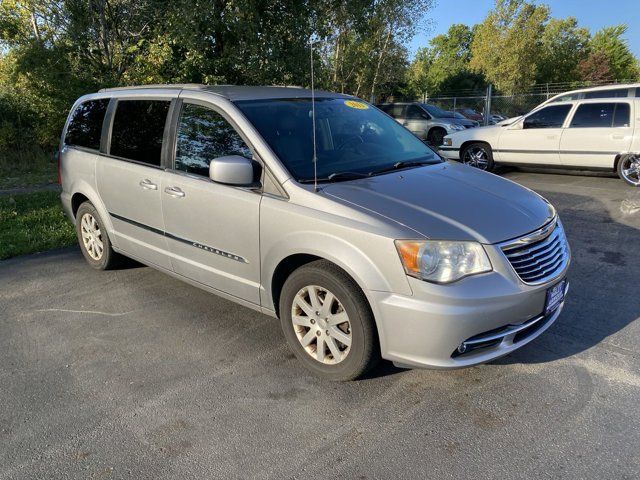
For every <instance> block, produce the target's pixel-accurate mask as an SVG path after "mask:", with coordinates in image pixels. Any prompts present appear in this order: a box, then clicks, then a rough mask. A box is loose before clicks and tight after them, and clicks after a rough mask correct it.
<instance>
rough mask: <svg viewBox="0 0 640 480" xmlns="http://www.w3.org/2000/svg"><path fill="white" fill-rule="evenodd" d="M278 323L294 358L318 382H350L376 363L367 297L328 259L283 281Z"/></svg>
mask: <svg viewBox="0 0 640 480" xmlns="http://www.w3.org/2000/svg"><path fill="white" fill-rule="evenodd" d="M280 321H281V324H282V330H283V332H284V336H285V338H286V339H287V343H288V344H289V347H290V348H291V349H292V350H293V353H294V354H295V355H296V357H297V358H298V360H300V362H302V364H303V365H304V366H305V367H306V368H307V369H308V370H310V371H312V372H313V373H314V374H316V375H318V376H320V377H322V378H325V379H328V380H336V381H345V380H354V379H356V378H358V377H360V376H362V375H364V374H365V373H366V372H367V371H369V370H370V369H371V368H373V367H374V366H375V365H376V364H377V363H378V361H379V360H380V347H379V345H378V335H377V331H376V328H375V322H374V318H373V313H372V312H371V308H370V307H369V303H368V302H367V299H366V298H365V296H364V294H363V293H362V290H360V288H359V287H358V285H357V284H356V283H355V282H354V281H353V279H352V278H351V277H350V276H349V275H347V273H346V272H344V271H343V270H342V269H340V268H339V267H337V266H336V265H334V264H333V263H331V262H328V261H326V260H317V261H315V262H312V263H309V264H307V265H304V266H302V267H300V268H298V269H297V270H295V271H294V272H293V273H292V274H291V275H290V276H289V278H287V280H286V281H285V283H284V286H283V288H282V293H281V295H280ZM319 347H320V348H322V350H319V349H318V348H319Z"/></svg>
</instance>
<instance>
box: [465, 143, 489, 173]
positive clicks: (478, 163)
mask: <svg viewBox="0 0 640 480" xmlns="http://www.w3.org/2000/svg"><path fill="white" fill-rule="evenodd" d="M460 161H461V162H462V163H464V164H465V165H469V166H471V167H475V168H478V169H480V170H486V171H487V172H489V171H491V170H492V169H493V152H492V151H491V147H490V146H489V145H487V144H486V143H472V144H470V145H468V146H466V147H465V148H464V150H463V151H462V155H460Z"/></svg>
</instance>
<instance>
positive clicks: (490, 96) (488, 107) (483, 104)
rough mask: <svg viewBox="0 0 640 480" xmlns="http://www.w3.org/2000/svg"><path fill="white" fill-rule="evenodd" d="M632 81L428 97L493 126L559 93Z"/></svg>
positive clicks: (427, 99) (560, 84)
mask: <svg viewBox="0 0 640 480" xmlns="http://www.w3.org/2000/svg"><path fill="white" fill-rule="evenodd" d="M612 83H632V81H628V82H626V81H625V82H590V83H544V84H539V85H534V86H532V87H531V88H530V89H528V90H527V91H526V92H522V93H518V94H515V95H502V94H500V93H499V92H495V91H493V89H492V87H491V86H489V87H488V88H487V89H486V90H485V91H483V92H477V91H475V92H474V91H460V92H451V93H450V94H447V95H444V96H438V97H425V99H426V103H430V104H432V105H435V106H437V107H439V108H441V109H443V110H447V111H451V112H457V113H459V114H461V115H463V116H465V117H467V118H471V119H472V120H477V121H480V122H481V123H484V124H485V125H487V124H493V123H497V122H499V121H501V120H504V119H507V118H511V117H517V116H519V115H524V114H525V113H527V112H530V111H531V110H532V109H533V108H535V107H537V106H538V105H540V104H541V103H542V102H545V101H546V100H548V99H550V98H551V97H554V96H555V95H557V94H559V93H563V92H566V91H569V90H576V89H579V88H588V87H596V86H602V85H610V84H612ZM485 112H486V114H485Z"/></svg>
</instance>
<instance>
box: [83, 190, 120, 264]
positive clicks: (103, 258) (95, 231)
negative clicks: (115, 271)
mask: <svg viewBox="0 0 640 480" xmlns="http://www.w3.org/2000/svg"><path fill="white" fill-rule="evenodd" d="M76 234H77V236H78V243H80V250H82V255H84V258H85V260H86V261H87V263H89V265H91V266H92V267H93V268H95V269H97V270H109V269H112V268H114V267H116V266H118V265H119V264H120V263H121V260H122V257H121V256H120V255H119V254H118V253H116V252H115V251H114V250H113V248H112V247H111V240H110V239H109V235H108V234H107V230H106V228H104V224H103V223H102V220H101V219H100V215H98V211H97V210H96V208H95V207H94V206H93V205H92V204H91V202H84V203H83V204H82V205H80V207H78V211H77V212H76Z"/></svg>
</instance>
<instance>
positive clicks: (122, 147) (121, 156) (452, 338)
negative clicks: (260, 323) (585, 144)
mask: <svg viewBox="0 0 640 480" xmlns="http://www.w3.org/2000/svg"><path fill="white" fill-rule="evenodd" d="M60 168H61V179H62V188H63V192H62V195H61V197H62V203H63V206H64V209H65V211H66V213H67V214H68V216H69V217H70V218H71V219H72V220H73V221H74V223H75V225H76V229H77V234H78V239H79V243H80V246H81V250H82V253H83V255H84V257H85V258H86V260H87V262H88V263H89V264H90V265H91V266H92V267H94V268H96V269H102V270H104V269H110V268H116V267H117V266H118V265H119V263H120V262H121V261H122V259H123V258H124V257H130V258H133V259H135V260H138V261H139V262H141V263H143V264H146V265H149V266H152V267H154V268H157V269H158V270H161V271H163V272H165V273H167V274H169V275H173V276H175V277H177V278H179V279H182V280H184V281H186V282H189V283H191V284H193V285H195V286H197V287H200V288H203V289H205V290H208V291H210V292H212V293H216V294H218V295H221V296H223V297H225V298H227V299H230V300H232V301H235V302H238V303H240V304H242V305H245V306H247V307H249V308H253V309H255V310H257V311H260V312H263V313H265V314H267V315H271V316H273V317H278V318H279V319H280V321H281V324H282V329H283V331H284V335H285V337H286V339H287V341H288V343H289V345H290V347H291V348H292V350H293V352H294V353H295V354H296V356H297V357H298V358H299V359H300V361H301V362H302V363H303V364H304V365H305V366H306V367H307V368H308V369H310V370H311V371H313V372H315V373H317V374H319V375H321V376H323V377H325V378H329V379H335V380H346V379H354V378H357V377H359V376H361V375H363V374H364V373H365V372H366V371H367V370H369V369H370V368H371V367H372V366H373V365H375V363H376V361H377V360H378V359H379V358H380V357H382V358H385V359H388V360H391V361H393V362H394V363H396V364H397V365H400V366H403V367H432V368H456V367H465V366H469V365H475V364H478V363H482V362H487V361H489V360H492V359H495V358H497V357H500V356H502V355H505V354H508V353H509V352H512V351H513V350H515V349H517V348H519V347H521V346H523V345H525V344H526V343H528V342H530V341H531V340H533V339H534V338H536V337H537V336H538V335H540V334H541V333H542V332H543V331H545V330H546V329H547V328H549V326H550V325H551V324H552V323H553V322H554V321H555V320H556V319H557V318H558V315H559V314H560V311H561V309H562V306H563V304H564V299H565V294H566V292H567V289H568V282H567V279H566V272H567V269H568V267H569V262H570V252H569V246H568V244H567V240H566V238H565V234H564V231H563V227H562V224H561V222H560V220H559V218H558V215H557V214H556V211H555V209H554V208H553V207H552V206H551V205H550V204H549V203H548V202H547V201H546V200H545V199H543V198H542V197H540V196H539V195H537V194H536V193H534V192H532V191H531V190H528V189H526V188H523V187H521V186H519V185H517V184H515V183H513V182H510V181H508V180H505V179H502V178H500V177H497V176H495V175H492V174H490V173H486V172H482V171H479V170H477V169H473V168H470V167H467V166H464V165H459V164H455V163H451V164H450V163H447V162H444V161H442V159H441V158H440V157H438V155H437V154H436V153H435V152H434V151H433V150H431V149H430V148H429V147H428V146H426V145H425V144H424V143H423V142H421V141H420V140H419V139H418V138H416V136H415V135H413V134H412V133H411V132H410V131H409V130H407V129H405V128H404V127H403V126H401V125H399V124H398V123H397V122H396V121H394V120H393V119H392V118H391V117H389V116H388V115H386V114H384V113H382V112H381V111H379V110H378V109H376V108H375V107H373V106H372V105H370V104H368V103H366V102H364V101H361V100H359V99H356V98H354V97H351V96H347V95H340V94H334V93H328V92H315V96H314V97H312V92H311V91H309V90H305V89H300V88H284V87H234V86H217V87H208V86H200V85H175V86H147V87H135V88H125V89H109V90H102V91H100V92H99V93H95V94H91V95H86V96H84V97H82V98H80V99H78V101H77V102H76V103H75V104H74V106H73V108H72V110H71V112H70V114H69V118H68V120H67V122H66V125H65V127H64V131H63V134H62V139H61V146H60Z"/></svg>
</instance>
